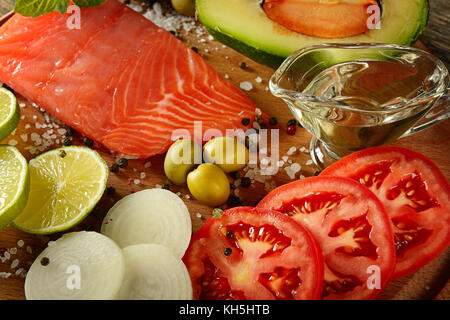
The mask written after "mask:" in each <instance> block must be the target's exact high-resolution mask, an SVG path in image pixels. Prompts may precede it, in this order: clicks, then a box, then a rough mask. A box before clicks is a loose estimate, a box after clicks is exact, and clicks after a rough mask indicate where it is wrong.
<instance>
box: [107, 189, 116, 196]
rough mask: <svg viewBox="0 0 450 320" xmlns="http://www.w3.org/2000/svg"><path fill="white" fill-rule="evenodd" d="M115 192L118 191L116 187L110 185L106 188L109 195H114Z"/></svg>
mask: <svg viewBox="0 0 450 320" xmlns="http://www.w3.org/2000/svg"><path fill="white" fill-rule="evenodd" d="M114 193H116V189H115V188H114V187H108V188H106V194H107V195H108V196H112V195H113V194H114Z"/></svg>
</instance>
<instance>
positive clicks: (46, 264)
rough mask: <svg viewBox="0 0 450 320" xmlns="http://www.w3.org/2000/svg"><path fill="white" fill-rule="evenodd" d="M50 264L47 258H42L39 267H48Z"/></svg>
mask: <svg viewBox="0 0 450 320" xmlns="http://www.w3.org/2000/svg"><path fill="white" fill-rule="evenodd" d="M49 263H50V259H49V258H47V257H43V258H42V259H41V265H42V266H44V267H45V266H48V264H49Z"/></svg>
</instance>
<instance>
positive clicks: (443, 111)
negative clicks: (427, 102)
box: [401, 88, 450, 138]
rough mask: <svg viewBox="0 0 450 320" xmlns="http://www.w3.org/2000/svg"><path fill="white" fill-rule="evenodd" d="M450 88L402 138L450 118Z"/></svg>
mask: <svg viewBox="0 0 450 320" xmlns="http://www.w3.org/2000/svg"><path fill="white" fill-rule="evenodd" d="M449 91H450V88H447V90H446V92H445V93H444V95H443V96H442V97H441V98H440V99H439V100H438V101H436V104H435V105H434V106H433V107H432V108H431V109H430V111H429V112H428V113H427V114H426V115H425V116H424V117H423V118H422V119H421V120H420V121H419V122H418V123H417V124H416V125H415V126H414V127H412V128H411V129H409V130H408V131H406V132H405V133H404V134H403V135H402V136H401V138H404V137H407V136H410V135H412V134H414V133H417V132H419V131H422V130H424V129H426V128H429V127H431V126H433V125H435V124H436V123H438V122H441V121H444V120H446V119H448V118H450V95H449Z"/></svg>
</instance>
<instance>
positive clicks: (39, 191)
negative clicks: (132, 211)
mask: <svg viewBox="0 0 450 320" xmlns="http://www.w3.org/2000/svg"><path fill="white" fill-rule="evenodd" d="M29 169H30V196H29V198H28V203H27V206H26V207H25V209H24V210H23V211H22V213H21V214H20V215H19V216H18V217H17V218H16V219H15V220H14V225H15V226H16V227H17V228H19V229H21V230H23V231H25V232H29V233H34V234H50V233H55V232H60V231H64V230H67V229H69V228H71V227H73V226H74V225H76V224H78V223H79V222H81V221H82V220H83V219H84V218H85V217H86V216H87V215H88V214H89V212H91V210H92V209H93V208H94V206H95V205H96V204H97V202H98V201H99V200H100V198H101V196H102V194H103V192H104V191H105V188H106V181H107V179H108V167H107V165H106V163H105V161H104V160H103V159H102V158H101V157H100V155H99V154H98V153H97V152H96V151H94V150H92V149H89V148H85V147H75V146H72V147H64V148H60V149H55V150H51V151H48V152H46V153H43V154H41V155H39V156H37V157H36V158H34V159H33V160H31V161H30V164H29Z"/></svg>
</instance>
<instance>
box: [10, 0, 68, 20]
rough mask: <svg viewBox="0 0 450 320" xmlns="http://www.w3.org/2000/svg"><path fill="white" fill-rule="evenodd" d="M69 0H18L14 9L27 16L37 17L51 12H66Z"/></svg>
mask: <svg viewBox="0 0 450 320" xmlns="http://www.w3.org/2000/svg"><path fill="white" fill-rule="evenodd" d="M68 7H69V0H16V5H15V7H14V11H15V12H17V13H20V14H21V15H23V16H26V17H37V16H41V15H44V14H46V13H49V12H54V11H58V12H59V13H61V14H64V13H66V11H67V8H68Z"/></svg>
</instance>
